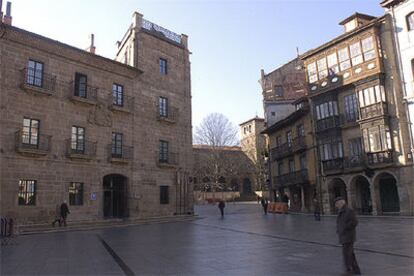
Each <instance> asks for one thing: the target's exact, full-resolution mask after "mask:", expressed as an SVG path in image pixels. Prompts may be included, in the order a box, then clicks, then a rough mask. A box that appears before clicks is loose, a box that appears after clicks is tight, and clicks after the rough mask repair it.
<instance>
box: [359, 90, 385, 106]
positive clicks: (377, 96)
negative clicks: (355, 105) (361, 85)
mask: <svg viewBox="0 0 414 276" xmlns="http://www.w3.org/2000/svg"><path fill="white" fill-rule="evenodd" d="M358 100H359V107H365V106H369V105H372V104H376V103H379V102H385V91H384V87H383V86H382V85H375V86H372V87H368V88H365V89H363V90H360V91H358Z"/></svg>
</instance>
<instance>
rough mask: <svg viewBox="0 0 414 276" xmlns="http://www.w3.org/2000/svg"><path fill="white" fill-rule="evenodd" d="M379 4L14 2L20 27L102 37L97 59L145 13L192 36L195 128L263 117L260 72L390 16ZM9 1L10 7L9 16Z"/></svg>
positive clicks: (344, 0)
mask: <svg viewBox="0 0 414 276" xmlns="http://www.w3.org/2000/svg"><path fill="white" fill-rule="evenodd" d="M3 2H5V0H4V1H3ZM379 2H380V0H318V1H317V0H260V1H257V0H250V1H247V0H238V1H229V0H227V1H226V0H221V1H219V0H191V1H190V0H187V1H184V0H170V1H168V0H163V1H161V0H49V1H48V0H12V3H13V4H12V16H13V25H15V26H17V27H20V28H23V29H26V30H29V31H32V32H35V33H38V34H41V35H44V36H47V37H49V38H52V39H56V40H59V41H61V42H64V43H67V44H70V45H73V46H75V47H79V48H83V49H84V48H86V47H87V46H88V35H89V34H90V33H94V34H95V44H96V47H97V54H99V55H102V56H105V57H108V58H113V57H114V55H115V51H116V47H115V42H116V41H117V40H120V39H121V38H122V36H123V35H124V33H125V31H126V29H127V28H128V26H129V24H130V23H131V21H132V13H133V12H134V11H138V12H140V13H141V14H143V15H144V18H145V19H147V20H150V21H152V22H154V23H156V24H158V25H161V26H163V27H165V28H167V29H169V30H171V31H173V32H176V33H178V34H181V33H184V34H187V35H188V36H189V47H190V50H191V51H192V56H191V66H192V70H191V74H192V75H191V77H192V95H193V101H192V104H193V106H192V109H193V125H194V126H197V125H198V124H199V123H200V121H201V120H202V119H203V118H204V117H205V116H207V115H208V114H209V113H212V112H220V113H223V114H224V115H225V116H226V117H228V118H229V120H230V121H231V122H232V123H234V124H237V125H238V124H239V123H241V122H243V121H246V120H248V119H250V118H252V117H254V116H255V115H256V114H257V115H258V116H260V117H263V107H262V97H261V88H260V85H259V83H258V80H259V78H260V69H262V68H263V69H264V70H265V72H270V71H272V70H274V69H275V68H277V67H278V66H280V65H282V64H284V63H286V62H287V61H289V60H290V59H292V58H294V57H295V55H296V47H299V51H300V52H301V53H303V52H305V51H307V50H309V49H311V48H315V47H317V46H319V45H321V44H323V43H324V42H327V41H328V40H330V39H332V38H334V37H336V36H338V35H340V34H341V33H342V28H341V26H339V25H338V22H339V21H341V20H342V19H344V18H346V17H347V16H349V15H351V14H352V13H354V12H356V11H358V12H361V13H367V14H370V15H374V16H380V15H383V14H384V12H383V9H382V8H381V6H380V5H379ZM4 10H5V3H3V11H4Z"/></svg>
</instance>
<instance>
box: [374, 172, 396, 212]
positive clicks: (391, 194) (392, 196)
mask: <svg viewBox="0 0 414 276" xmlns="http://www.w3.org/2000/svg"><path fill="white" fill-rule="evenodd" d="M379 190H380V197H381V206H382V212H383V213H387V212H399V211H400V199H399V196H398V189H397V185H396V180H395V178H394V177H393V176H392V175H386V176H383V177H381V179H380V181H379Z"/></svg>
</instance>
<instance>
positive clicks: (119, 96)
mask: <svg viewBox="0 0 414 276" xmlns="http://www.w3.org/2000/svg"><path fill="white" fill-rule="evenodd" d="M112 104H114V105H118V106H123V105H124V87H123V86H122V85H119V84H116V83H114V84H113V85H112Z"/></svg>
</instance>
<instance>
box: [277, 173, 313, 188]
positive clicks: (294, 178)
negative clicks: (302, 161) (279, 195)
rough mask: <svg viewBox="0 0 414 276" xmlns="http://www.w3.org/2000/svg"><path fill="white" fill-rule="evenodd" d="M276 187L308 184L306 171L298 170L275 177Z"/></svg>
mask: <svg viewBox="0 0 414 276" xmlns="http://www.w3.org/2000/svg"><path fill="white" fill-rule="evenodd" d="M275 180H276V186H280V187H281V186H289V185H296V184H303V183H307V182H309V177H308V170H307V169H304V170H300V171H295V172H290V173H286V174H282V175H279V176H276V179H275Z"/></svg>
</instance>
